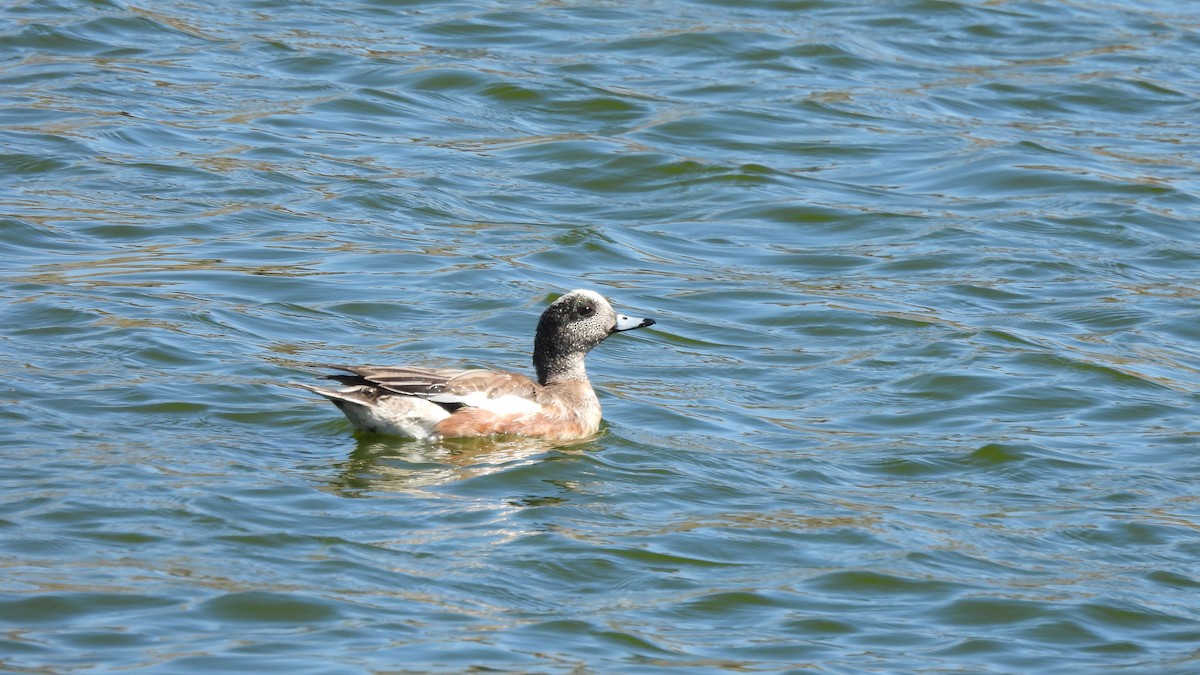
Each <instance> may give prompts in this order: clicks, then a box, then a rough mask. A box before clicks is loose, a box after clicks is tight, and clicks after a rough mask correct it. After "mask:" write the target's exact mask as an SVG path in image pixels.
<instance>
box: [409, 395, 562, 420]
mask: <svg viewBox="0 0 1200 675" xmlns="http://www.w3.org/2000/svg"><path fill="white" fill-rule="evenodd" d="M450 399H453V400H452V401H451V400H450ZM429 400H430V401H435V402H443V403H450V402H453V403H461V404H463V405H465V406H470V407H472V408H479V409H480V410H486V411H488V412H490V413H493V414H495V415H529V414H531V413H536V412H538V411H540V410H541V409H542V406H541V404H540V403H538V402H537V401H531V400H529V399H527V398H525V397H524V396H515V395H513V394H505V395H504V396H497V397H496V398H488V395H487V394H486V393H484V392H482V391H475V392H471V393H470V394H467V395H465V396H461V395H460V396H453V397H452V396H448V395H445V394H443V395H440V396H431V397H430V398H429Z"/></svg>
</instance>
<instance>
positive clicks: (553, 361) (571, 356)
mask: <svg viewBox="0 0 1200 675" xmlns="http://www.w3.org/2000/svg"><path fill="white" fill-rule="evenodd" d="M541 346H542V347H543V348H542V349H537V350H535V351H534V358H533V367H534V368H535V369H536V370H537V379H538V384H542V385H547V384H556V383H558V382H587V381H588V376H587V370H586V369H585V368H584V367H583V357H584V356H585V354H581V353H579V352H561V351H558V350H556V349H554V348H553V347H549V348H547V347H546V345H541Z"/></svg>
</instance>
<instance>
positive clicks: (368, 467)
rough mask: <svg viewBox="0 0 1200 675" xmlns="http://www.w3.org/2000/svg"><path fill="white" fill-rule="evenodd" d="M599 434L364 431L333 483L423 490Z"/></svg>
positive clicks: (552, 456)
mask: <svg viewBox="0 0 1200 675" xmlns="http://www.w3.org/2000/svg"><path fill="white" fill-rule="evenodd" d="M602 433H603V432H601V434H602ZM601 434H596V435H593V436H592V437H589V438H586V439H582V440H576V441H565V442H564V441H553V440H547V439H538V438H523V437H515V436H514V437H499V438H497V437H491V438H454V439H446V440H442V441H439V442H437V443H424V442H413V441H406V440H403V439H398V438H396V437H392V436H382V435H379V434H365V433H364V434H359V435H357V441H358V443H357V445H356V447H355V448H354V450H353V451H352V452H351V453H350V456H349V457H347V458H346V460H345V461H343V462H340V463H339V464H338V465H337V468H338V471H337V474H336V476H334V477H333V480H331V481H330V486H329V487H330V488H331V489H332V490H334V491H336V492H338V493H341V494H343V495H346V496H366V495H367V494H369V493H379V492H409V491H423V490H424V489H426V488H430V487H434V486H438V485H446V484H450V483H456V482H460V481H465V480H470V479H473V478H479V477H483V476H488V475H492V474H498V473H501V472H505V471H512V470H514V469H517V468H519V467H523V466H528V465H532V464H535V463H537V462H542V461H556V460H562V459H564V458H565V457H566V456H570V455H579V454H582V453H583V452H585V451H586V450H587V449H589V448H591V447H593V443H594V440H595V439H596V438H598V437H599V436H600V435H601Z"/></svg>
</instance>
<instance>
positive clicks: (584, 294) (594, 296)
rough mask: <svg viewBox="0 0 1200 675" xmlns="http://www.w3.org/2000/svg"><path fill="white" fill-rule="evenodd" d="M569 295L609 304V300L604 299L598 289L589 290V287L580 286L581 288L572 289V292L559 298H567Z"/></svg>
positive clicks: (601, 304) (603, 304) (604, 304)
mask: <svg viewBox="0 0 1200 675" xmlns="http://www.w3.org/2000/svg"><path fill="white" fill-rule="evenodd" d="M569 296H577V297H581V298H587V299H588V300H591V301H592V302H594V303H596V304H597V305H600V306H606V305H608V301H607V300H605V299H604V296H603V295H600V294H599V293H597V292H596V291H593V290H589V289H587V288H580V289H577V290H574V291H571V292H570V293H567V294H566V295H564V296H563V297H562V298H559V301H562V299H563V298H566V297H569Z"/></svg>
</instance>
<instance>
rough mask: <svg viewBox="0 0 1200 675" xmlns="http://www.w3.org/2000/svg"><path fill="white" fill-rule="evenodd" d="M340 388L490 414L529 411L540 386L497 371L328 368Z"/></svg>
mask: <svg viewBox="0 0 1200 675" xmlns="http://www.w3.org/2000/svg"><path fill="white" fill-rule="evenodd" d="M327 367H329V368H333V369H335V370H340V371H342V373H339V374H337V375H330V376H329V377H330V378H331V379H335V380H337V381H339V382H341V383H342V384H344V385H347V386H350V387H355V386H367V387H375V388H378V389H382V390H384V391H386V392H391V393H395V394H402V395H405V396H418V397H420V398H423V399H426V400H428V401H432V402H433V403H437V404H438V405H440V406H442V407H443V408H446V409H447V410H449V411H451V412H453V411H454V410H457V409H458V408H461V407H463V406H468V407H472V408H483V409H485V410H489V411H492V412H506V413H507V412H514V411H524V410H529V411H533V410H534V409H536V407H537V406H538V402H537V397H538V390H539V389H540V388H541V385H539V384H538V383H536V382H534V381H533V380H531V379H529V378H528V377H526V376H524V375H518V374H517V373H509V372H506V371H501V370H464V369H460V368H406V367H374V366H341V365H329V366H327Z"/></svg>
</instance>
